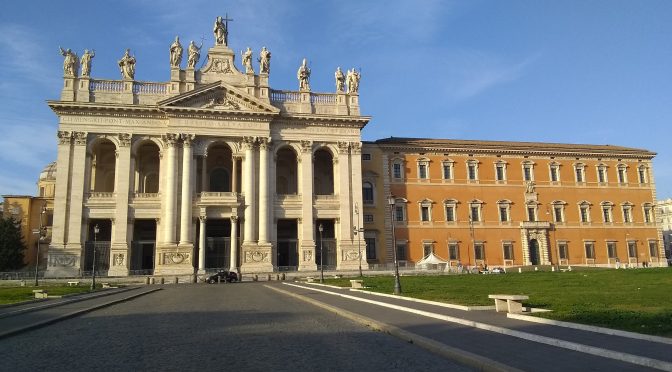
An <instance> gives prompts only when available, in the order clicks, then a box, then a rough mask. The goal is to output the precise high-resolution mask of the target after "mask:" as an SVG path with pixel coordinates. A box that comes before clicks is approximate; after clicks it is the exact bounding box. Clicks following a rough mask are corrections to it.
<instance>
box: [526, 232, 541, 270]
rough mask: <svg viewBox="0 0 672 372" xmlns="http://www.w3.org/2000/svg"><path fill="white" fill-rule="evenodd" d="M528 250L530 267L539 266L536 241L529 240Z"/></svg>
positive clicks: (537, 243)
mask: <svg viewBox="0 0 672 372" xmlns="http://www.w3.org/2000/svg"><path fill="white" fill-rule="evenodd" d="M528 247H529V250H530V263H531V264H532V265H535V266H536V265H539V242H538V241H537V239H531V240H530V244H528Z"/></svg>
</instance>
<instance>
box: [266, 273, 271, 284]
mask: <svg viewBox="0 0 672 372" xmlns="http://www.w3.org/2000/svg"><path fill="white" fill-rule="evenodd" d="M266 281H268V282H270V281H271V274H268V276H267V277H266Z"/></svg>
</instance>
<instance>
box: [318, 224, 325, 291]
mask: <svg viewBox="0 0 672 372" xmlns="http://www.w3.org/2000/svg"><path fill="white" fill-rule="evenodd" d="M317 230H318V231H319V232H320V283H324V265H323V264H322V262H323V261H322V260H323V259H324V249H323V246H322V231H324V227H322V224H320V225H319V226H318V227H317Z"/></svg>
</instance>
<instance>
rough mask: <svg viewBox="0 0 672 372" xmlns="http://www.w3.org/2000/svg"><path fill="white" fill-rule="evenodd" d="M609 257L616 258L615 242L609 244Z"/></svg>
mask: <svg viewBox="0 0 672 372" xmlns="http://www.w3.org/2000/svg"><path fill="white" fill-rule="evenodd" d="M607 255H609V258H616V257H617V255H616V243H615V242H607Z"/></svg>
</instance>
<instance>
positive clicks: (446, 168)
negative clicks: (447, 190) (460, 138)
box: [443, 164, 453, 180]
mask: <svg viewBox="0 0 672 372" xmlns="http://www.w3.org/2000/svg"><path fill="white" fill-rule="evenodd" d="M451 168H452V167H451V166H450V164H444V165H443V179H444V180H450V179H452V178H453V174H452V172H451V170H452V169H451Z"/></svg>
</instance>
